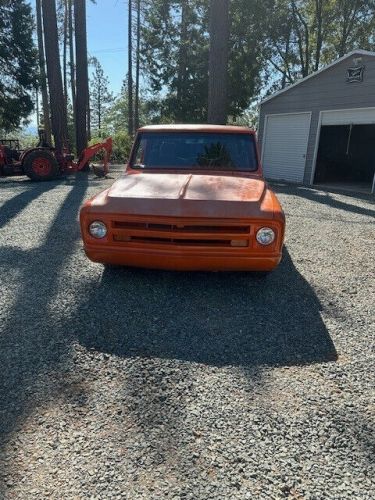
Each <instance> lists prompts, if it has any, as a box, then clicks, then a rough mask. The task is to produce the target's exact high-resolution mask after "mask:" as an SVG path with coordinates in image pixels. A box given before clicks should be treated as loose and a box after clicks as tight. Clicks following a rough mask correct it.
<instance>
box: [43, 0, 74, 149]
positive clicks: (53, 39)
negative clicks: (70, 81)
mask: <svg viewBox="0 0 375 500" xmlns="http://www.w3.org/2000/svg"><path fill="white" fill-rule="evenodd" d="M42 11H43V25H44V44H45V52H46V61H47V76H48V87H49V95H50V106H51V119H52V133H53V136H54V139H55V148H56V151H57V154H62V151H63V148H65V147H67V145H68V124H67V113H66V102H65V98H64V91H63V83H62V77H61V65H60V54H59V42H58V34H57V20H56V5H55V2H54V1H51V0H43V1H42Z"/></svg>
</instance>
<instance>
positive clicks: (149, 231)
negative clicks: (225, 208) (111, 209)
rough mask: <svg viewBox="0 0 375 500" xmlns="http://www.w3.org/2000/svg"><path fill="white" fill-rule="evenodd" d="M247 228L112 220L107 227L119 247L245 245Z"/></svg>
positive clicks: (245, 225)
mask: <svg viewBox="0 0 375 500" xmlns="http://www.w3.org/2000/svg"><path fill="white" fill-rule="evenodd" d="M250 229H251V228H250V226H249V225H247V224H243V225H242V224H238V223H230V222H228V223H225V224H223V221H196V222H192V221H191V220H189V221H188V222H186V223H184V222H183V221H181V220H178V221H155V222H146V221H139V220H135V221H132V220H114V221H112V224H111V233H112V238H113V242H114V243H117V244H119V245H125V246H126V245H131V246H134V245H140V246H143V247H144V246H145V245H150V246H151V245H162V246H171V247H172V246H173V247H176V246H180V247H239V248H244V247H248V246H249V237H250Z"/></svg>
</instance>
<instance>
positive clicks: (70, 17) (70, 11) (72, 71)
mask: <svg viewBox="0 0 375 500" xmlns="http://www.w3.org/2000/svg"><path fill="white" fill-rule="evenodd" d="M67 7H68V38H69V73H70V94H71V99H72V115H73V123H72V127H73V137H74V138H75V137H76V132H75V124H76V72H75V63H74V27H73V2H72V0H67Z"/></svg>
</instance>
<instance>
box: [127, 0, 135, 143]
mask: <svg viewBox="0 0 375 500" xmlns="http://www.w3.org/2000/svg"><path fill="white" fill-rule="evenodd" d="M128 133H129V135H133V133H134V107H133V12H132V0H128Z"/></svg>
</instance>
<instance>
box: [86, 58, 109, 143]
mask: <svg viewBox="0 0 375 500" xmlns="http://www.w3.org/2000/svg"><path fill="white" fill-rule="evenodd" d="M90 62H91V64H92V65H93V67H94V71H93V74H92V78H91V80H90V103H91V126H92V128H93V129H94V130H98V132H99V135H100V131H101V129H102V126H103V119H104V118H105V115H106V111H107V109H108V105H109V104H110V103H112V102H113V95H112V93H111V92H110V91H109V90H108V85H109V81H108V78H107V77H106V76H105V75H104V71H103V68H102V65H101V64H100V62H99V61H98V59H97V58H96V57H92V58H91V61H90Z"/></svg>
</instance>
